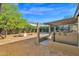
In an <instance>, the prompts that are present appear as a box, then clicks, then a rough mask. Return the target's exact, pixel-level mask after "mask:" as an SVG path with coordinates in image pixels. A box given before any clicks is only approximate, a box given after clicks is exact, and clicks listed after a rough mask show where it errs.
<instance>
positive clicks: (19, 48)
mask: <svg viewBox="0 0 79 59" xmlns="http://www.w3.org/2000/svg"><path fill="white" fill-rule="evenodd" d="M0 55H2V56H48V55H49V56H51V55H63V54H62V53H61V52H58V51H55V50H49V48H48V47H47V46H43V45H40V44H37V43H36V42H35V39H34V40H33V39H30V40H29V39H28V40H23V41H18V42H15V43H10V44H5V45H1V46H0Z"/></svg>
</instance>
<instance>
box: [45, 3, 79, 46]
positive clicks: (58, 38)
mask: <svg viewBox="0 0 79 59" xmlns="http://www.w3.org/2000/svg"><path fill="white" fill-rule="evenodd" d="M45 24H47V25H49V39H50V41H52V42H61V43H66V44H71V45H76V46H79V4H78V5H77V9H76V11H75V14H74V16H73V17H71V18H67V19H62V20H59V21H54V22H48V23H45ZM66 25H67V26H68V27H69V28H70V27H71V26H72V28H70V29H68V30H63V31H61V30H57V29H56V27H57V26H66ZM51 26H53V27H54V31H53V32H51V29H50V28H51ZM74 26H75V27H74Z"/></svg>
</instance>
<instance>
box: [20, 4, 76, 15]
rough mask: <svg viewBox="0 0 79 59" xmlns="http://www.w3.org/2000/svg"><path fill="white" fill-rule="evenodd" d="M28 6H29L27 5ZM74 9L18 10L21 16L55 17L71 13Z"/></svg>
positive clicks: (44, 7) (43, 8)
mask: <svg viewBox="0 0 79 59" xmlns="http://www.w3.org/2000/svg"><path fill="white" fill-rule="evenodd" d="M29 5H30V4H29ZM74 10H75V8H67V7H63V6H62V7H46V6H43V7H30V8H26V7H25V8H23V9H21V10H20V12H21V13H22V14H26V15H27V14H30V15H41V16H42V15H47V14H48V15H49V16H57V15H60V14H63V13H65V12H69V13H72V12H73V11H74Z"/></svg>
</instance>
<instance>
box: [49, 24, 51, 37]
mask: <svg viewBox="0 0 79 59" xmlns="http://www.w3.org/2000/svg"><path fill="white" fill-rule="evenodd" d="M50 34H51V26H50V25H49V36H50Z"/></svg>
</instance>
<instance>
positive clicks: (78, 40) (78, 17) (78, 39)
mask: <svg viewBox="0 0 79 59" xmlns="http://www.w3.org/2000/svg"><path fill="white" fill-rule="evenodd" d="M78 47H79V15H78Z"/></svg>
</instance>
